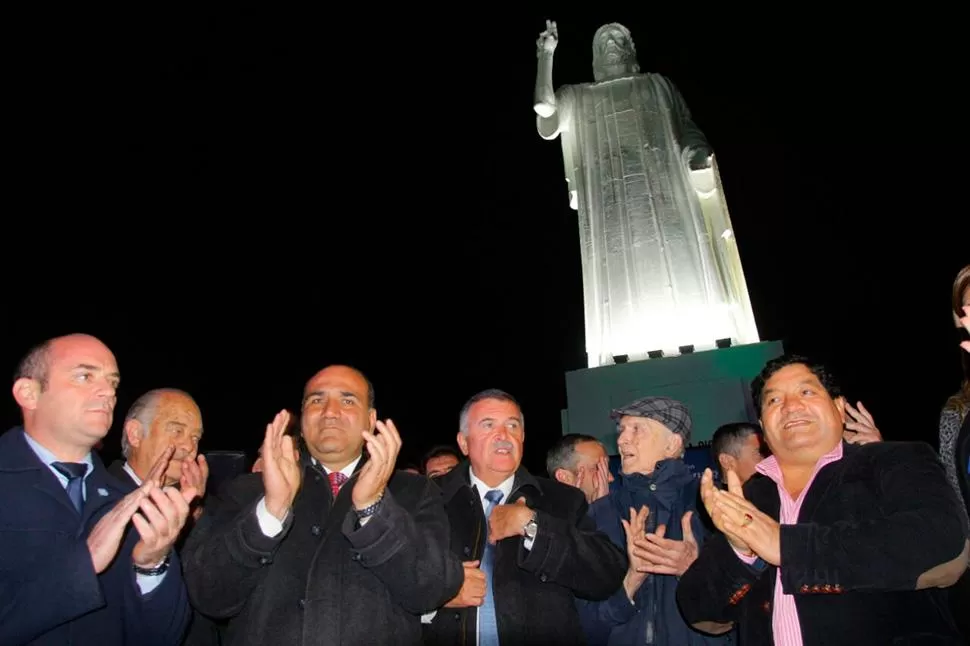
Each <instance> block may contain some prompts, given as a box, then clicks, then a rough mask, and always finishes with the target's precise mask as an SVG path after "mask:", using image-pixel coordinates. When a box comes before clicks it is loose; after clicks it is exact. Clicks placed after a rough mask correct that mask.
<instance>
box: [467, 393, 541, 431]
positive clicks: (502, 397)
mask: <svg viewBox="0 0 970 646" xmlns="http://www.w3.org/2000/svg"><path fill="white" fill-rule="evenodd" d="M486 399H497V400H498V401H503V402H509V403H511V404H515V405H516V407H517V408H518V409H519V412H520V413H521V411H522V406H521V405H519V402H518V400H517V399H516V398H515V397H513V396H512V395H510V394H508V393H507V392H505V391H504V390H499V389H498V388H489V389H487V390H483V391H482V392H480V393H476V394H474V395H472V396H471V398H470V399H469V400H468V401H466V402H465V405H464V406H462V407H461V414H459V416H458V429H459V430H460V431H461V432H462V433H464V434H466V435H467V434H468V411H469V410H471V407H472V406H474V405H475V404H477V403H478V402H480V401H485V400H486ZM522 423H523V424H524V423H525V415H522Z"/></svg>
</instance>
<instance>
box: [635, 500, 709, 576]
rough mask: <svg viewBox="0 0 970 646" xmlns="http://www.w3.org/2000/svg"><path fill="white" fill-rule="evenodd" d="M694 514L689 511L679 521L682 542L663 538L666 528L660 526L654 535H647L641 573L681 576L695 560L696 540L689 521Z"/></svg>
mask: <svg viewBox="0 0 970 646" xmlns="http://www.w3.org/2000/svg"><path fill="white" fill-rule="evenodd" d="M693 515H694V512H692V511H689V512H687V513H686V514H684V515H683V517H682V518H681V519H680V526H681V529H682V530H683V537H684V538H683V540H679V541H676V540H673V539H670V538H665V534H666V533H667V526H666V525H661V526H660V527H658V528H657V531H656V533H653V534H647V535H646V541H645V543H646V544H645V545H644V546H643V548H642V549H643V552H644V553H645V556H646V560H647V565H646V567H645V568H644V570H643V571H645V572H649V573H650V574H673V575H675V576H682V575H683V574H684V572H686V571H687V568H689V567H690V566H691V564H692V563H693V562H694V561H696V560H697V540H696V539H695V538H694V531H693V529H692V528H691V525H690V521H691V518H692V517H693Z"/></svg>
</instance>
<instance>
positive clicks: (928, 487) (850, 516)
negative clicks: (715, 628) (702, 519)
mask: <svg viewBox="0 0 970 646" xmlns="http://www.w3.org/2000/svg"><path fill="white" fill-rule="evenodd" d="M843 449H844V453H843V457H842V459H841V460H838V461H836V462H832V463H830V464H828V465H826V466H824V467H822V469H820V470H819V472H818V474H817V476H816V478H815V481H814V482H813V483H812V486H811V489H809V491H808V493H807V494H806V496H805V500H804V502H803V504H802V507H801V510H800V512H799V517H798V523H797V524H794V525H782V527H781V563H782V567H781V583H782V585H783V586H784V591H785V592H786V593H787V594H791V595H794V597H795V605H796V608H797V610H798V617H799V620H800V624H801V630H802V638H803V641H804V644H805V646H821V645H823V644H824V645H825V646H840V645H845V646H850V645H851V646H867V645H870V644H871V645H872V646H886V645H887V644H962V643H963V642H962V640H961V639H960V638H959V637H958V636H957V632H956V629H955V628H954V625H953V619H952V617H951V616H950V613H949V611H948V610H947V608H946V605H947V604H946V592H945V590H941V589H938V588H930V589H925V590H919V591H917V590H916V589H915V588H916V580H917V578H918V577H919V576H920V575H921V574H922V573H923V572H925V571H927V570H929V569H931V568H932V567H934V566H937V565H940V564H941V563H945V562H947V561H950V560H952V559H954V558H956V557H957V556H958V555H959V554H960V553H961V550H963V548H964V545H965V541H966V536H967V528H966V527H965V526H964V523H965V521H964V520H963V518H964V517H963V515H962V514H961V513H960V505H959V502H958V501H957V498H956V493H955V492H954V490H953V487H951V486H950V485H949V483H948V482H947V480H946V475H945V473H944V471H943V467H942V465H941V463H940V461H939V459H938V458H937V457H936V454H935V453H934V452H933V450H932V449H931V448H930V447H929V446H928V445H926V444H922V443H914V442H912V443H911V442H878V443H872V444H867V445H865V446H857V445H853V444H845V445H844V447H843ZM744 493H745V497H746V498H747V499H748V500H749V501H751V502H752V503H754V505H755V506H757V507H758V509H760V510H761V511H763V512H764V513H766V514H768V515H769V516H771V517H772V518H775V519H778V517H779V510H780V506H781V501H780V498H779V495H778V488H777V485H776V484H775V482H774V481H773V480H771V479H770V478H768V477H766V476H762V475H756V476H755V477H753V478H752V479H751V480H749V481H748V482H747V483H746V484H745V486H744ZM777 571H778V570H777V568H775V567H773V566H770V565H769V566H763V567H762V569H759V568H757V567H753V566H749V565H747V564H745V563H744V562H743V561H741V560H740V559H739V558H738V557H737V556H736V555H735V553H734V551H733V550H732V548H731V546H730V545H729V544H728V542H727V540H726V539H725V537H724V536H723V535H720V534H719V535H717V536H714V537H713V538H711V539H710V540H709V541H708V543H707V545H706V546H705V549H703V550H701V552H700V556H699V557H698V559H697V561H695V562H694V564H693V565H692V566H691V567H690V569H689V570H688V571H687V572H686V573H685V574H684V576H683V577H682V578H681V580H680V585H679V586H678V588H677V600H678V602H679V604H680V607H681V610H682V611H683V613H684V616H685V617H686V618H687V620H688V621H689V622H690V623H691V624H695V623H697V622H700V621H715V622H722V623H723V622H729V621H733V622H735V623H736V624H737V625H738V626H739V629H740V634H741V643H742V644H744V645H745V646H758V645H761V644H772V643H773V637H772V626H771V621H772V601H773V594H774V591H775V581H776V574H777Z"/></svg>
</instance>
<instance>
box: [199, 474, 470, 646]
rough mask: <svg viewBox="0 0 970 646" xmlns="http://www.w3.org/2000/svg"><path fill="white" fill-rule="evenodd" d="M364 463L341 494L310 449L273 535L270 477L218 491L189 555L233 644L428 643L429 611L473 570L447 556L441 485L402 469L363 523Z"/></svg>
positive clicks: (203, 606)
mask: <svg viewBox="0 0 970 646" xmlns="http://www.w3.org/2000/svg"><path fill="white" fill-rule="evenodd" d="M364 460H366V457H365V458H364V459H362V460H361V461H360V462H359V463H358V465H357V470H356V472H355V473H354V474H353V475H352V476H351V477H350V479H349V480H348V481H347V482H346V483H344V485H343V486H342V487H341V489H340V492H339V494H338V495H337V497H336V499H334V498H333V495H332V494H331V492H330V483H329V481H328V479H327V476H326V475H325V473H324V472H323V470H322V469H319V468H318V467H316V466H314V465H313V464H311V463H310V461H309V459H308V458H307V457H306V456H305V455H304V472H303V483H302V485H301V487H300V491H299V492H298V493H297V495H296V498H295V499H294V501H293V508H292V509H291V510H290V515H289V516H288V517H287V520H286V522H285V523H284V525H283V531H282V532H281V533H280V534H279V535H277V536H275V537H272V538H269V537H267V536H266V535H265V534H263V532H262V531H261V529H260V527H259V522H258V520H257V517H256V505H257V504H258V502H259V500H260V499H261V498H262V497H263V493H264V492H263V482H262V478H261V476H260V474H258V473H256V474H245V475H242V476H240V477H238V478H236V479H235V480H233V481H231V482H229V483H227V485H226V486H225V487H222V488H221V489H220V490H219V492H218V494H217V496H218V498H219V500H218V502H217V503H216V504H215V505H214V506H213V507H212V509H213V510H214V511H212V512H211V513H210V511H209V510H208V509H207V511H206V513H204V514H203V515H202V517H201V519H200V520H199V523H198V525H196V527H195V528H194V529H193V530H192V533H191V534H190V535H189V539H188V541H187V542H186V545H185V548H184V549H183V550H182V553H183V559H184V563H185V579H186V583H187V584H188V589H189V595H190V598H191V599H192V602H193V603H194V604H195V606H196V608H198V610H199V611H200V612H203V613H205V614H207V615H209V616H210V617H214V618H217V619H219V618H226V619H229V620H230V621H229V628H228V630H227V631H226V635H225V641H224V643H226V644H229V645H234V644H239V645H240V646H259V645H266V646H276V645H277V644H281V645H282V644H285V645H286V646H300V645H304V646H311V645H315V644H320V645H321V646H322V645H323V644H327V645H328V646H329V645H334V646H337V645H343V646H359V645H365V644H381V645H382V646H385V645H386V646H416V645H417V644H420V643H421V615H422V614H423V613H425V612H428V611H429V610H433V609H434V608H437V607H438V606H440V605H442V604H444V603H445V602H446V601H447V600H448V599H451V598H452V597H454V596H455V595H456V594H458V590H459V589H460V588H461V582H462V579H463V577H464V574H463V573H462V567H461V563H459V562H457V560H455V559H453V558H451V557H450V555H449V554H448V553H447V541H448V519H447V517H446V516H445V510H444V506H443V505H442V502H441V491H440V490H439V489H438V487H436V486H435V484H434V483H433V482H431V481H430V480H428V479H427V478H424V477H422V476H418V475H414V474H411V473H405V472H403V471H397V472H395V473H394V475H393V476H392V477H391V480H390V482H389V483H388V486H387V490H386V491H385V494H384V499H383V502H382V503H381V507H380V509H379V510H378V511H377V513H376V514H374V515H373V516H371V517H370V520H369V521H368V522H367V524H366V525H364V526H363V527H359V526H358V523H357V516H356V514H355V513H354V511H353V509H352V508H351V491H352V490H353V488H354V485H355V484H356V482H357V477H358V475H359V474H360V469H361V467H362V465H363V464H364ZM207 504H208V503H207Z"/></svg>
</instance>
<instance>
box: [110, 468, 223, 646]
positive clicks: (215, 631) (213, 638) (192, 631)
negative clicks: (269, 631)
mask: <svg viewBox="0 0 970 646" xmlns="http://www.w3.org/2000/svg"><path fill="white" fill-rule="evenodd" d="M108 473H110V474H111V475H113V476H114V477H115V478H117V480H118V482H121V483H123V484H124V485H125V489H126V490H127V491H134V490H135V489H137V488H138V483H137V482H135V481H134V480H133V479H132V477H131V474H130V473H128V472H127V471H125V461H124V460H115V461H114V462H112V463H111V465H110V466H109V467H108ZM191 522H192V519H191V517H190V518H189V523H186V527H185V528H184V529H183V530H182V535H181V536H179V539H178V541H176V543H175V549H176V550H177V551H181V550H182V546H183V545H184V544H185V539H186V537H187V536H188V534H189V533H190V532H191V531H192V527H191V525H190V523H191ZM191 615H192V616H191V621H190V622H189V628H188V631H187V632H186V635H185V639H184V640H182V646H218V645H219V644H220V642H221V635H220V628H219V626H218V625H217V624H216V622H214V621H213V620H211V619H209V618H208V617H206V616H205V615H203V614H202V613H200V612H198V611H197V610H195V609H194V608H192V609H191Z"/></svg>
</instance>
